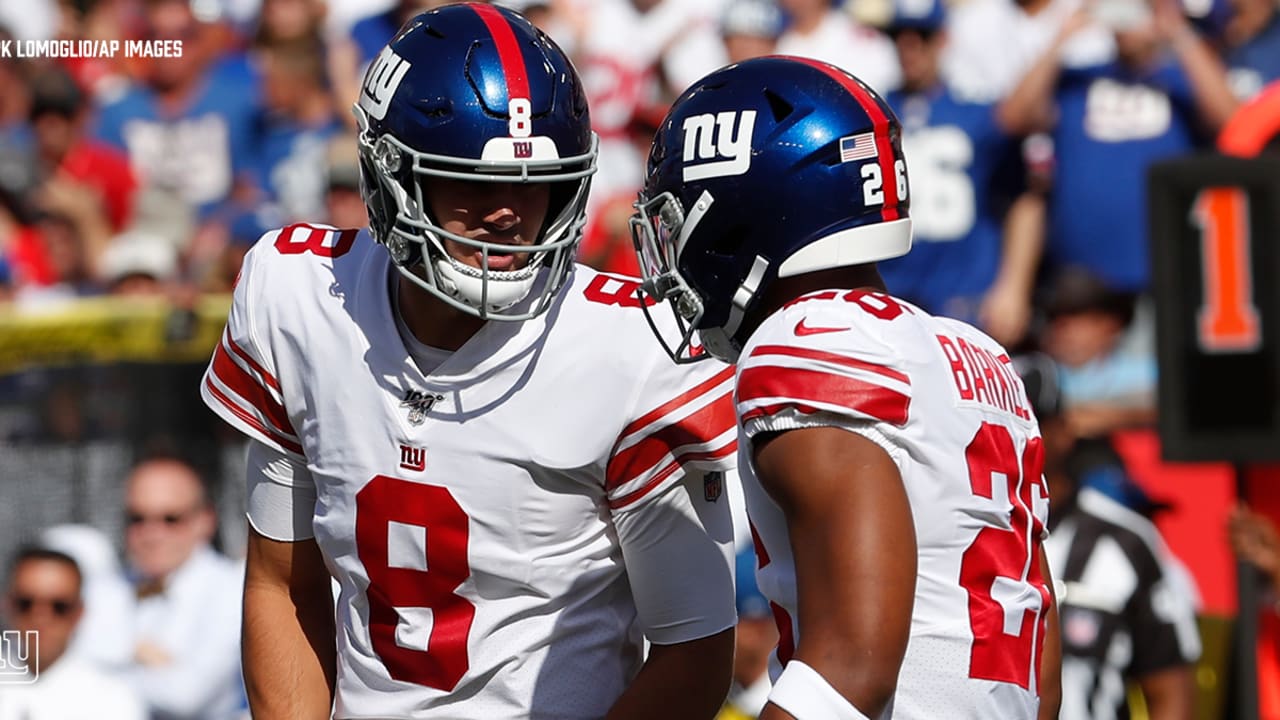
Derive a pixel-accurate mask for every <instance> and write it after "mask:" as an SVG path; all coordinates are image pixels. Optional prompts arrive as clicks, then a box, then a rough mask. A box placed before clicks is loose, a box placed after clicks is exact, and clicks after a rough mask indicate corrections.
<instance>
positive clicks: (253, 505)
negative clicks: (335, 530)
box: [245, 440, 316, 542]
mask: <svg viewBox="0 0 1280 720" xmlns="http://www.w3.org/2000/svg"><path fill="white" fill-rule="evenodd" d="M245 483H246V485H247V489H248V498H249V499H248V503H247V505H248V513H247V514H248V516H249V525H251V526H252V527H253V529H254V530H256V531H257V532H258V533H259V534H260V535H263V536H265V537H268V538H271V539H272V540H279V541H281V542H296V541H298V540H308V539H310V538H313V537H315V531H314V530H312V527H311V520H312V517H314V515H315V508H316V483H315V479H313V478H312V477H311V472H310V471H309V470H307V466H306V464H305V463H304V462H302V461H301V460H299V459H297V458H294V457H292V456H290V455H287V454H285V453H283V452H281V451H279V450H276V449H275V448H273V447H270V446H268V445H266V444H264V443H261V442H258V441H257V440H250V441H249V453H248V458H247V460H246V462H245Z"/></svg>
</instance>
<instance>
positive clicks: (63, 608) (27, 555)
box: [0, 547, 146, 720]
mask: <svg viewBox="0 0 1280 720" xmlns="http://www.w3.org/2000/svg"><path fill="white" fill-rule="evenodd" d="M9 568H10V569H9V574H8V582H7V583H6V589H5V595H4V620H5V622H4V628H5V630H6V633H5V634H6V639H7V640H9V641H13V640H14V639H15V637H14V635H13V634H11V633H10V632H9V631H17V638H22V640H21V641H19V642H18V643H17V647H14V645H13V644H12V642H6V643H5V645H4V647H3V648H0V652H7V653H8V655H7V656H6V657H4V658H3V659H4V662H5V665H4V667H5V668H6V670H7V671H12V670H15V669H17V668H22V667H25V668H26V676H25V677H22V678H18V677H16V676H14V675H10V674H9V673H8V672H6V674H5V675H4V677H3V680H4V681H5V685H4V691H3V692H0V720H17V719H18V718H48V719H49V720H63V719H64V718H65V719H67V720H70V719H72V718H90V717H102V718H115V719H118V720H142V718H145V717H146V712H145V709H144V707H143V705H142V702H141V700H140V699H139V698H138V697H137V695H136V694H135V693H134V692H133V690H132V689H130V688H129V686H127V685H125V684H124V683H122V682H121V681H119V680H117V679H115V678H113V677H111V676H109V675H107V674H105V673H103V672H102V671H100V670H98V669H97V668H95V667H94V666H93V665H91V664H89V663H86V662H83V661H82V660H80V659H78V658H76V657H74V656H72V655H69V654H66V649H67V646H68V645H69V644H70V643H71V639H72V637H73V636H74V633H75V629H76V625H77V624H78V623H79V622H80V618H81V616H82V615H83V614H84V604H83V602H82V601H81V598H80V589H81V575H80V569H79V567H78V566H77V565H76V562H75V560H72V559H71V557H70V556H68V555H64V554H63V553H60V552H57V551H55V550H48V549H44V548H38V547H24V548H22V549H20V550H18V552H17V553H16V554H15V555H14V558H13V560H12V561H11V562H10V565H9ZM15 653H20V654H21V655H22V656H23V657H17V656H15Z"/></svg>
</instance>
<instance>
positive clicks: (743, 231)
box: [708, 225, 750, 258]
mask: <svg viewBox="0 0 1280 720" xmlns="http://www.w3.org/2000/svg"><path fill="white" fill-rule="evenodd" d="M748 232H750V228H748V227H746V226H745V225H735V226H733V227H730V228H729V229H728V231H727V232H724V233H721V234H720V235H717V236H716V239H715V241H714V242H712V243H711V246H710V247H709V248H708V251H709V252H710V253H711V254H713V255H722V256H724V257H726V258H731V257H733V256H735V255H737V254H738V251H739V250H740V249H741V248H742V238H744V237H746V236H747V233H748Z"/></svg>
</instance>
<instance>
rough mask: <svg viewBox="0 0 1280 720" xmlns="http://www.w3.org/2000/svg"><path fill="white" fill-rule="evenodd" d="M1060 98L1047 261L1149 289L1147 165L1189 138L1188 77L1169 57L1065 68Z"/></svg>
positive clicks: (1127, 287)
mask: <svg viewBox="0 0 1280 720" xmlns="http://www.w3.org/2000/svg"><path fill="white" fill-rule="evenodd" d="M1057 103H1058V113H1059V117H1058V124H1057V127H1056V128H1055V130H1054V133H1053V141H1054V155H1055V160H1054V163H1055V172H1054V187H1053V198H1052V202H1051V203H1050V210H1049V245H1048V250H1049V261H1050V262H1051V263H1052V264H1056V265H1059V266H1065V265H1081V266H1084V267H1085V268H1087V269H1089V270H1090V271H1092V272H1093V273H1095V274H1096V275H1098V276H1099V277H1101V278H1102V279H1103V280H1104V281H1105V282H1106V283H1107V284H1108V285H1110V286H1111V287H1113V288H1115V289H1118V290H1124V291H1135V292H1141V291H1143V290H1146V289H1147V287H1148V284H1149V283H1150V268H1149V266H1148V262H1149V261H1148V251H1147V248H1148V244H1149V240H1148V238H1147V167H1148V166H1149V165H1151V163H1152V162H1154V161H1157V160H1161V159H1164V158H1167V157H1170V156H1173V155H1178V154H1181V153H1183V152H1186V151H1188V150H1191V149H1192V147H1193V145H1194V144H1195V135H1194V127H1193V123H1194V122H1195V107H1194V105H1193V103H1194V100H1193V98H1192V96H1191V89H1190V85H1189V83H1188V81H1187V78H1186V75H1185V74H1184V73H1183V72H1182V69H1181V68H1180V67H1179V66H1177V65H1176V64H1175V63H1173V62H1171V61H1162V62H1161V63H1160V64H1159V65H1157V66H1156V67H1154V68H1153V69H1150V70H1148V71H1145V72H1138V73H1135V72H1134V71H1131V70H1126V69H1125V68H1123V67H1122V66H1121V65H1119V64H1118V63H1115V62H1112V63H1107V64H1105V65H1097V66H1093V67H1089V68H1081V69H1078V70H1064V71H1063V74H1062V77H1061V78H1060V80H1059V82H1058V88H1057Z"/></svg>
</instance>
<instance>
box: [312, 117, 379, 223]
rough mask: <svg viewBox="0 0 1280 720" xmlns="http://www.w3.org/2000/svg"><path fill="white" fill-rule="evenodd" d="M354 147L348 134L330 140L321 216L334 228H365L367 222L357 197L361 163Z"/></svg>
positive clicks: (353, 139)
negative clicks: (323, 207)
mask: <svg viewBox="0 0 1280 720" xmlns="http://www.w3.org/2000/svg"><path fill="white" fill-rule="evenodd" d="M355 147H356V140H355V138H354V137H352V136H350V135H342V136H340V137H337V138H335V139H334V140H332V141H330V143H329V152H328V154H327V155H326V173H325V178H326V184H325V193H324V206H325V211H324V215H323V217H324V218H325V222H327V223H329V224H330V225H333V226H334V227H342V228H352V227H364V226H366V225H368V224H369V215H368V212H367V211H366V209H365V206H364V198H362V197H361V196H360V163H359V160H358V158H357V157H356V150H355Z"/></svg>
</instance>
